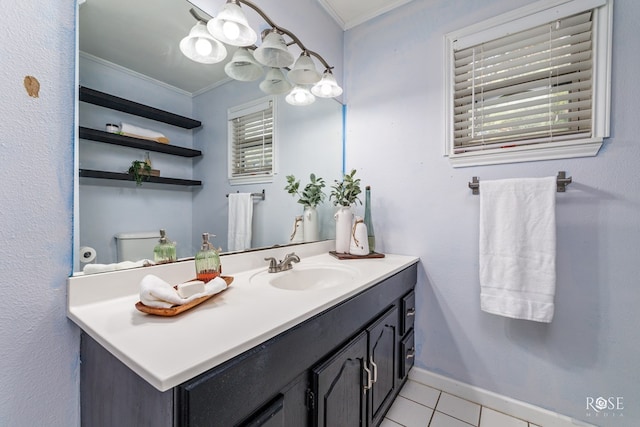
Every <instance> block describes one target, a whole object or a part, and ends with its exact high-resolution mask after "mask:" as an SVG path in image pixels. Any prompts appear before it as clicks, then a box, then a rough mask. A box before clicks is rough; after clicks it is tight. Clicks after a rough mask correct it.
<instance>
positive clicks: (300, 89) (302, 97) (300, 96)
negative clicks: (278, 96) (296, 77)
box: [285, 86, 316, 105]
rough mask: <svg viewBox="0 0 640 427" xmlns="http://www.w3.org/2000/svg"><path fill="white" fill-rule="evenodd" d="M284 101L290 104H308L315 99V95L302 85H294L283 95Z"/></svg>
mask: <svg viewBox="0 0 640 427" xmlns="http://www.w3.org/2000/svg"><path fill="white" fill-rule="evenodd" d="M285 101H287V103H288V104H291V105H309V104H313V103H314V102H315V101H316V97H315V96H313V95H312V94H311V92H309V89H307V88H306V87H304V86H294V87H293V89H291V92H289V95H287V96H286V97H285Z"/></svg>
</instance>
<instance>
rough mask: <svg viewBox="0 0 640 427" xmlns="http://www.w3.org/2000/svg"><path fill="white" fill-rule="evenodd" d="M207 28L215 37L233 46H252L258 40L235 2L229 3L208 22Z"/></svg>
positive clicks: (230, 0)
mask: <svg viewBox="0 0 640 427" xmlns="http://www.w3.org/2000/svg"><path fill="white" fill-rule="evenodd" d="M207 28H208V29H209V32H210V33H211V34H212V35H213V37H215V38H216V39H218V40H220V41H221V42H223V43H226V44H229V45H231V46H251V45H253V44H255V42H256V40H258V35H257V34H256V32H255V31H253V28H251V27H250V26H249V23H248V22H247V17H246V16H245V15H244V12H243V11H242V9H241V8H240V5H239V4H236V3H235V2H234V1H233V0H229V1H227V4H225V5H224V7H223V8H222V10H221V11H220V13H218V15H217V16H216V17H215V18H213V19H211V20H209V22H207Z"/></svg>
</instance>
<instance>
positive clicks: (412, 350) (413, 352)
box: [407, 347, 416, 359]
mask: <svg viewBox="0 0 640 427" xmlns="http://www.w3.org/2000/svg"><path fill="white" fill-rule="evenodd" d="M415 355H416V348H415V347H411V348H410V349H409V350H407V359H411V358H413V357H415Z"/></svg>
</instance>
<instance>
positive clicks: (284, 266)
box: [264, 252, 300, 273]
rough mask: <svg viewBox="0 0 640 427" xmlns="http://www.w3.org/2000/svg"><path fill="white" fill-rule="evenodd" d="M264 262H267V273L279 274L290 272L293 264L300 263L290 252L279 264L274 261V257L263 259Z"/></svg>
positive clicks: (297, 257) (296, 256)
mask: <svg viewBox="0 0 640 427" xmlns="http://www.w3.org/2000/svg"><path fill="white" fill-rule="evenodd" d="M264 260H265V261H269V273H279V272H281V271H287V270H291V269H292V268H293V263H294V262H300V257H299V256H298V255H296V254H295V252H291V253H290V254H287V255H285V257H284V259H283V260H281V261H280V262H278V261H276V259H275V258H274V257H269V258H265V259H264Z"/></svg>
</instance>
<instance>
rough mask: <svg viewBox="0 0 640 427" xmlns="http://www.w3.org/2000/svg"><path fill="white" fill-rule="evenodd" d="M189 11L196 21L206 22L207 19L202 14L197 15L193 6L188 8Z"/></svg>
mask: <svg viewBox="0 0 640 427" xmlns="http://www.w3.org/2000/svg"><path fill="white" fill-rule="evenodd" d="M189 13H190V14H191V16H193V17H194V18H195V19H196V21H198V22H202V23H204V24H206V23H207V20H206V19H204V18H203V17H202V16H200V15H198V12H196V11H195V9H193V8H191V9H189Z"/></svg>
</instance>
